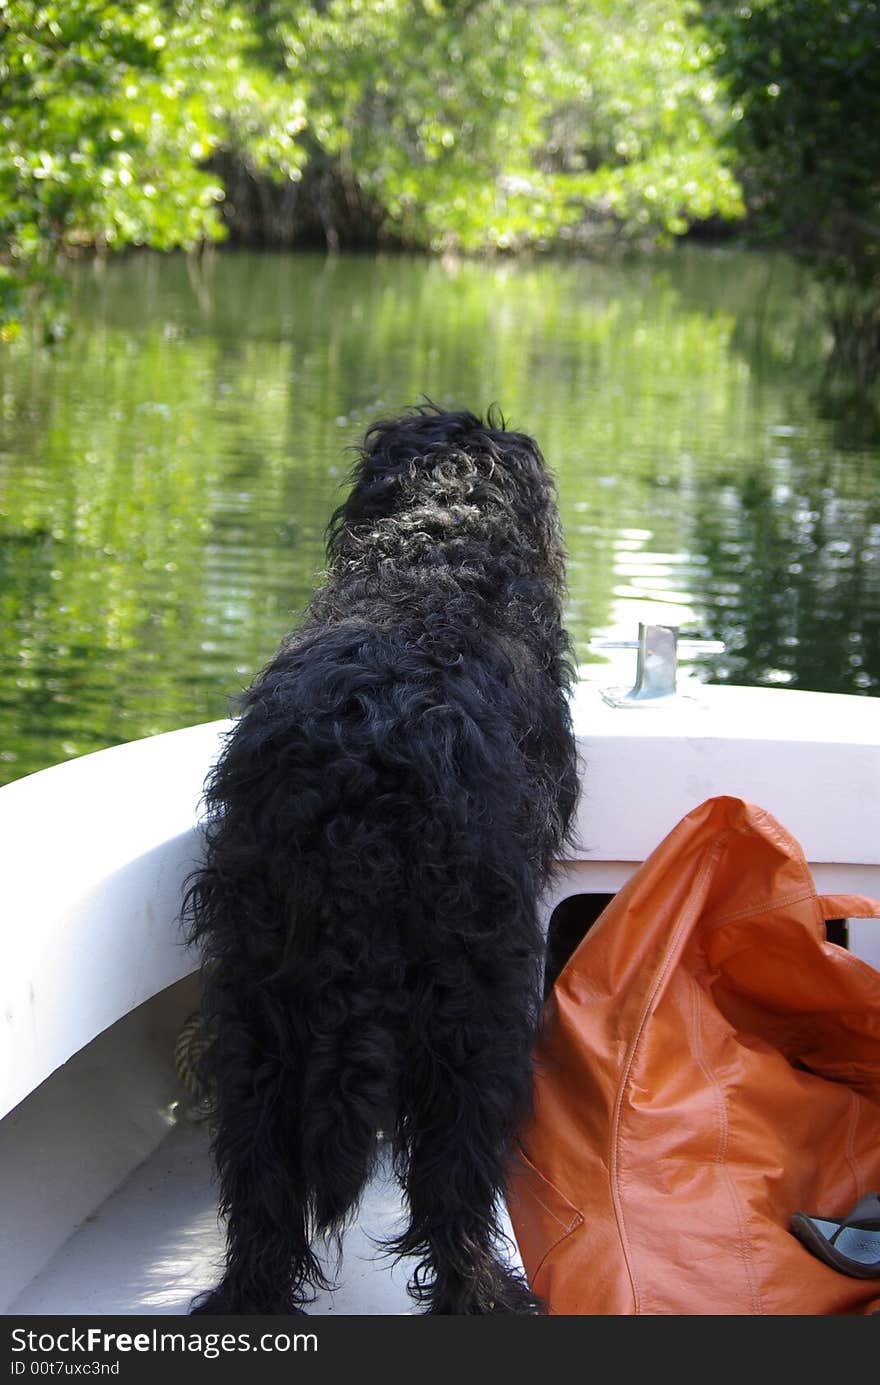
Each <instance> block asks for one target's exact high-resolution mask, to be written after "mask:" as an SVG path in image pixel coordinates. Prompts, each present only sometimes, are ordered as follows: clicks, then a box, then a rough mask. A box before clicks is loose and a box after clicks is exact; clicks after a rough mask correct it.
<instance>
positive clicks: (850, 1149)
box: [846, 1089, 867, 1201]
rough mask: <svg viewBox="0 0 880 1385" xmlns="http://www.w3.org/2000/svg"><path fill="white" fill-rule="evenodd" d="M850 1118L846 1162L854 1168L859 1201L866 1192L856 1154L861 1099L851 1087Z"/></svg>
mask: <svg viewBox="0 0 880 1385" xmlns="http://www.w3.org/2000/svg"><path fill="white" fill-rule="evenodd" d="M849 1095H850V1118H849V1120H848V1121H847V1128H846V1162H847V1163H848V1164H849V1166H850V1168H851V1169H852V1174H853V1180H854V1182H855V1185H856V1196H855V1199H854V1200H855V1201H858V1199H859V1198H860V1197H862V1196H863V1195H864V1194H865V1193H866V1192H867V1188H866V1187H865V1179H864V1175H863V1173H862V1170H861V1168H860V1167H859V1161H858V1158H857V1156H856V1126H857V1125H858V1123H859V1099H858V1097H857V1096H856V1094H855V1092H854V1091H852V1089H850V1094H849Z"/></svg>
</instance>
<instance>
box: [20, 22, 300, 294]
mask: <svg viewBox="0 0 880 1385" xmlns="http://www.w3.org/2000/svg"><path fill="white" fill-rule="evenodd" d="M252 43H253V40H252V37H251V35H250V33H249V30H248V27H247V25H246V23H245V21H244V19H243V18H242V16H241V14H240V13H239V12H238V10H237V9H236V8H235V7H230V6H226V5H224V4H223V3H222V0H178V2H177V3H176V4H175V5H174V6H173V7H171V6H168V7H166V6H164V5H162V4H159V3H155V0H153V3H140V4H135V5H120V4H112V3H105V0H66V3H63V4H61V3H59V4H39V3H36V2H35V0H0V130H2V142H0V249H2V251H3V255H4V259H5V261H6V270H5V276H4V280H3V283H2V284H0V310H2V309H3V308H4V306H5V311H6V316H7V320H8V319H9V318H10V317H11V316H12V315H13V314H14V312H15V311H16V308H17V302H16V299H17V293H16V289H18V290H19V292H20V289H21V287H25V288H26V287H28V286H29V285H36V286H45V284H46V283H47V282H49V279H48V276H49V273H50V270H51V266H52V265H53V263H54V262H55V260H56V259H57V257H58V255H59V253H62V252H70V251H72V250H75V249H76V248H77V247H80V246H88V247H97V248H99V249H117V248H121V247H123V246H127V245H151V246H154V247H156V248H158V249H161V250H169V249H172V248H175V247H186V248H191V247H193V246H195V245H198V244H200V243H202V242H204V241H206V240H211V239H216V238H218V237H219V236H221V235H222V234H223V231H222V223H221V221H220V219H219V218H218V216H217V212H216V207H217V204H218V202H220V201H221V200H222V197H223V189H222V187H221V186H220V184H219V183H218V181H217V179H216V178H215V177H213V176H212V175H210V174H209V173H208V172H206V171H205V168H204V163H205V160H206V159H207V158H208V156H209V155H210V153H211V152H212V150H213V149H214V148H216V147H217V146H218V145H220V144H221V143H225V144H227V145H231V146H233V147H234V146H235V145H236V144H238V145H239V146H241V147H247V150H248V155H249V156H250V157H251V158H252V159H253V160H254V161H255V162H256V163H262V164H264V165H265V164H267V163H269V162H270V161H271V163H272V165H273V167H275V168H280V169H281V170H282V171H293V170H297V171H298V167H299V163H300V162H301V157H302V155H301V151H300V150H299V148H298V146H297V145H296V136H297V135H298V133H299V130H300V128H301V126H302V119H301V116H300V114H299V113H298V111H297V109H296V107H295V103H293V104H289V103H288V102H286V101H284V102H283V105H284V110H283V112H282V111H281V110H280V107H281V105H282V98H283V97H284V96H285V95H286V94H287V93H286V89H285V88H284V84H283V83H282V84H281V86H280V88H279V89H277V90H276V89H274V88H273V85H272V83H270V81H269V80H268V78H267V75H266V74H265V72H264V71H263V70H262V69H260V68H258V67H255V66H254V65H253V64H252V62H251V54H250V49H251V47H252ZM255 112H259V113H260V114H259V119H257V118H255V115H254V113H255ZM10 270H12V271H14V273H13V274H10Z"/></svg>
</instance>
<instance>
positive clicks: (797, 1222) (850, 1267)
mask: <svg viewBox="0 0 880 1385" xmlns="http://www.w3.org/2000/svg"><path fill="white" fill-rule="evenodd" d="M788 1229H789V1231H791V1232H792V1234H793V1235H795V1236H797V1238H798V1240H799V1241H802V1242H803V1244H804V1245H805V1246H806V1247H807V1250H809V1251H812V1253H813V1254H814V1255H816V1256H818V1258H819V1259H820V1260H824V1261H825V1263H826V1265H831V1267H832V1268H833V1269H835V1270H839V1271H840V1273H841V1274H849V1275H852V1276H853V1278H855V1279H875V1278H877V1279H880V1193H866V1194H865V1196H864V1197H861V1198H859V1200H858V1202H857V1203H856V1205H855V1207H853V1209H852V1211H851V1212H848V1213H847V1215H846V1216H845V1217H843V1218H841V1220H839V1221H837V1220H833V1219H832V1218H830V1217H811V1216H809V1215H808V1213H806V1212H795V1214H794V1216H793V1217H792V1219H791V1221H790V1222H789V1224H788Z"/></svg>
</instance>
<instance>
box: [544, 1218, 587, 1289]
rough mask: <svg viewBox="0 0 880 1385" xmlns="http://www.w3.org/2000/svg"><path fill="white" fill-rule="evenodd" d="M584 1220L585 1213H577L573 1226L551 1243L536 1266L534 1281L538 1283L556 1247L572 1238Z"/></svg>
mask: <svg viewBox="0 0 880 1385" xmlns="http://www.w3.org/2000/svg"><path fill="white" fill-rule="evenodd" d="M543 1205H544V1204H543V1203H541V1206H542V1207H543ZM583 1220H584V1217H583V1213H582V1212H577V1213H576V1214H575V1216H574V1219H573V1221H572V1224H571V1226H570V1227H568V1229H567V1230H566V1231H562V1232H560V1234H559V1235H558V1236H557V1237H556V1240H555V1241H551V1243H550V1245H549V1246H548V1247H547V1249H546V1250H545V1251H544V1254H543V1255H542V1256H541V1259H540V1260H539V1261H538V1264H537V1265H536V1266H535V1270H534V1272H533V1274H532V1280H533V1281H536V1280H537V1278H538V1275H539V1274H540V1273H541V1271H542V1269H543V1268H544V1266H545V1264H546V1263H547V1256H548V1255H550V1254H551V1252H552V1251H554V1250H555V1249H556V1247H557V1246H558V1245H559V1244H560V1243H561V1242H562V1241H564V1240H565V1239H566V1237H567V1236H570V1235H571V1233H572V1231H574V1230H575V1228H576V1227H578V1226H580V1225H581V1223H582V1222H583ZM535 1292H536V1293H537V1289H536V1290H535Z"/></svg>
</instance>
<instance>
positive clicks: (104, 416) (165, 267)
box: [0, 248, 880, 781]
mask: <svg viewBox="0 0 880 1385" xmlns="http://www.w3.org/2000/svg"><path fill="white" fill-rule="evenodd" d="M70 323H71V330H70V332H69V334H68V335H67V336H66V338H65V339H64V340H62V341H61V342H60V343H59V344H56V345H54V346H52V347H50V348H46V347H44V346H42V345H37V344H34V343H33V342H31V341H29V340H28V339H27V338H26V337H24V336H23V337H21V338H19V340H17V341H16V342H14V343H12V344H11V345H8V346H6V347H4V348H2V353H3V354H2V356H0V781H4V780H11V779H15V778H17V777H19V776H20V775H24V774H27V773H30V772H31V771H33V770H36V769H40V768H42V767H43V766H45V765H48V764H52V763H54V762H56V761H58V760H63V759H66V758H68V757H70V756H74V755H81V754H83V753H86V752H88V751H91V750H96V749H98V748H100V747H102V746H107V745H112V744H115V743H118V742H120V741H127V740H132V739H135V738H137V737H140V736H146V735H150V734H152V733H155V732H159V731H165V730H170V729H173V728H175V727H179V726H185V725H189V724H191V723H194V722H199V721H205V720H208V719H212V718H215V717H221V716H224V715H226V714H227V712H228V710H229V705H230V702H229V700H230V698H231V697H232V696H233V695H234V694H236V693H237V692H238V691H240V690H241V688H242V687H244V686H245V685H246V684H247V683H248V682H249V680H250V678H251V676H252V675H253V673H254V672H255V671H256V669H257V668H259V667H260V666H261V665H262V664H263V663H264V662H265V660H266V659H267V658H268V657H269V655H270V654H271V653H272V651H273V649H274V648H275V645H276V644H277V642H278V640H279V638H280V636H281V635H282V633H283V632H284V631H285V630H286V629H287V628H288V627H289V626H290V625H291V624H292V623H293V621H294V620H295V619H296V613H297V611H298V610H299V609H300V608H301V607H302V606H303V605H304V603H305V602H306V601H307V599H308V597H309V594H310V592H311V590H312V588H313V585H314V583H315V581H316V580H317V578H318V575H319V573H320V569H321V562H322V535H323V529H324V525H325V523H326V521H327V519H328V517H329V515H330V512H331V510H332V509H333V508H334V506H335V505H336V504H337V503H338V501H339V499H340V495H341V492H340V487H341V486H342V485H343V484H344V479H345V476H346V472H347V470H348V468H349V466H350V463H351V453H350V452H348V451H347V449H348V448H350V447H351V446H352V444H354V443H355V442H356V441H357V440H358V438H359V437H360V436H361V435H362V433H363V431H364V429H365V428H366V426H367V425H368V424H369V422H370V421H371V420H372V419H373V418H374V417H376V416H377V415H380V414H383V413H386V412H389V411H393V410H396V409H399V408H402V407H403V406H405V405H407V404H409V403H413V402H416V401H417V400H418V399H419V398H421V397H422V396H424V395H427V396H430V397H431V398H432V399H434V400H436V401H437V402H439V403H441V404H444V405H448V406H456V407H468V408H472V409H474V410H475V411H477V412H481V411H483V410H485V409H486V407H487V406H488V405H489V404H490V403H493V402H495V403H497V404H499V405H500V406H501V408H502V410H503V411H504V413H505V416H506V417H507V419H508V421H509V423H510V424H511V426H514V427H517V428H520V429H523V430H525V431H528V432H531V433H532V434H534V436H536V437H537V439H538V441H539V442H540V444H541V447H542V448H543V450H544V453H545V455H546V457H547V459H548V461H549V462H550V464H551V466H552V468H553V470H554V471H555V473H556V476H557V479H558V483H559V490H560V500H561V508H562V516H563V523H564V526H565V532H566V539H567V545H568V550H569V555H570V559H569V585H570V594H569V601H568V623H569V627H570V629H571V631H572V634H573V636H574V638H575V641H576V644H577V649H578V655H579V658H580V659H581V661H583V662H587V661H589V660H590V659H592V658H595V657H596V656H595V654H594V653H593V652H592V651H591V649H590V642H591V640H595V639H596V638H597V637H598V638H609V637H628V636H633V635H634V634H635V630H636V624H637V622H638V620H639V619H646V618H651V617H653V618H654V619H657V620H661V621H674V622H675V623H676V624H679V625H681V626H682V627H685V628H687V629H688V630H689V631H691V632H694V633H699V634H702V635H704V636H707V637H711V638H714V639H720V640H723V641H724V643H725V646H726V652H725V654H724V655H722V656H714V657H712V658H708V657H706V658H705V659H704V660H703V664H702V666H701V676H703V677H708V678H710V679H713V680H716V681H719V680H724V679H726V680H728V681H734V682H738V683H757V684H778V685H785V686H791V687H802V688H812V689H819V690H829V691H839V692H853V693H863V694H869V695H870V694H875V695H876V694H877V693H878V691H880V451H878V450H877V449H876V448H874V449H873V450H872V449H871V448H870V447H866V446H863V445H862V446H860V445H858V444H856V443H855V442H853V440H852V436H851V434H852V430H850V429H848V428H847V420H846V417H845V416H844V417H838V418H837V419H832V418H829V417H827V416H825V415H824V414H823V405H822V403H821V390H820V388H819V386H820V373H821V372H820V366H821V360H822V355H823V350H824V348H825V345H826V343H824V341H823V335H822V332H823V328H822V317H821V311H820V306H819V301H818V294H817V292H816V290H815V288H814V286H812V285H811V284H810V283H809V281H807V280H805V279H804V278H802V277H801V275H800V274H799V273H798V272H797V271H796V270H795V268H794V267H793V266H792V265H791V264H789V263H788V262H787V261H786V260H784V259H781V258H777V259H769V258H765V257H762V256H758V255H751V254H747V253H745V252H741V251H731V250H724V251H717V250H707V249H704V248H686V249H682V250H679V251H677V252H676V253H674V254H670V255H668V256H663V257H660V258H650V259H633V260H628V261H622V262H620V263H615V264H612V265H600V264H596V263H592V262H585V261H575V260H566V261H554V260H539V261H535V262H529V263H525V264H521V263H518V264H510V263H498V264H473V263H452V264H445V263H442V262H440V261H431V260H424V259H418V258H409V257H381V258H376V257H372V256H370V257H368V256H341V257H338V258H336V259H325V258H323V257H322V256H319V255H284V256H279V255H270V254H265V255H263V254H244V253H224V254H218V255H217V256H215V257H214V258H213V259H212V260H211V261H209V262H208V263H206V264H203V265H201V266H200V267H198V268H195V267H194V266H192V265H190V264H188V263H187V261H186V260H185V259H184V258H183V257H170V258H161V257H156V256H149V255H140V256H134V257H131V258H129V259H126V260H123V261H120V262H118V263H111V264H110V265H108V266H104V267H101V266H93V265H83V266H81V267H80V269H79V270H78V272H77V274H76V276H75V280H74V286H73V293H72V299H71V313H70Z"/></svg>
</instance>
